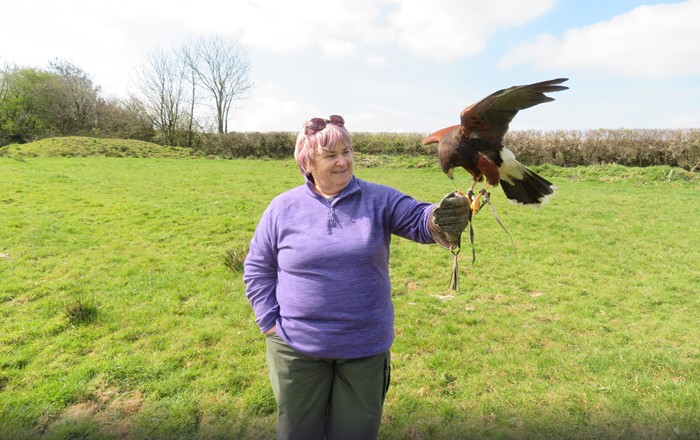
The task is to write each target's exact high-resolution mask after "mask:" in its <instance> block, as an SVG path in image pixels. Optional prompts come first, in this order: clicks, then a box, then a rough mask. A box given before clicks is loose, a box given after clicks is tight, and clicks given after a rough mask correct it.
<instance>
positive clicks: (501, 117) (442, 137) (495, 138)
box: [423, 78, 568, 213]
mask: <svg viewBox="0 0 700 440" xmlns="http://www.w3.org/2000/svg"><path fill="white" fill-rule="evenodd" d="M567 80H568V78H558V79H552V80H549V81H542V82H538V83H534V84H529V85H522V86H513V87H509V88H506V89H502V90H499V91H497V92H495V93H492V94H491V95H489V96H487V97H486V98H484V99H482V100H481V101H479V102H477V103H475V104H472V105H470V106H469V107H467V108H465V109H464V110H462V113H461V114H460V121H461V123H460V124H459V125H453V126H451V127H447V128H443V129H441V130H438V131H436V132H435V133H432V134H431V135H429V136H428V137H426V138H425V139H424V140H423V145H429V144H433V143H436V142H438V160H439V162H440V168H441V169H442V171H443V172H444V173H445V174H446V175H447V176H448V177H449V178H450V179H454V176H453V172H454V170H455V168H457V167H463V168H464V169H466V170H467V171H468V172H469V173H470V174H471V175H472V177H473V182H472V184H471V187H470V188H469V191H468V194H467V197H469V199H470V200H472V202H471V210H472V212H473V213H476V212H478V211H479V209H480V207H481V204H480V199H481V197H483V196H484V194H486V190H487V189H488V188H489V187H492V186H498V185H499V184H500V186H501V188H503V192H504V193H505V195H506V197H507V198H508V200H510V201H512V202H515V203H518V204H524V205H540V204H542V203H543V202H544V201H545V200H547V197H548V196H550V195H552V194H554V189H555V187H554V186H553V185H552V183H551V182H549V181H548V180H547V179H545V178H543V177H541V176H539V175H538V174H536V173H535V172H534V171H532V170H530V169H529V168H527V167H525V166H524V165H523V164H521V163H520V162H518V161H517V160H516V159H515V155H514V154H513V152H512V151H510V150H509V149H508V148H506V147H505V146H504V145H503V138H504V137H505V134H506V132H507V131H508V125H509V124H510V121H512V120H513V118H514V117H515V115H516V114H517V113H518V112H519V111H520V110H523V109H526V108H530V107H533V106H535V105H537V104H542V103H543V102H550V101H554V98H551V97H549V96H547V95H545V93H549V92H559V91H562V90H567V89H568V87H566V86H562V85H559V84H561V83H563V82H565V81H567ZM484 178H486V184H485V185H484V188H483V189H482V190H481V191H479V193H478V194H477V195H476V196H474V187H475V186H476V184H477V183H478V182H481V181H483V180H484Z"/></svg>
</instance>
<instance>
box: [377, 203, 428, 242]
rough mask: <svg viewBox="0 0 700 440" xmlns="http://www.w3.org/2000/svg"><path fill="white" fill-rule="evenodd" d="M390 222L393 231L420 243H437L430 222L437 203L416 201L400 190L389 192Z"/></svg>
mask: <svg viewBox="0 0 700 440" xmlns="http://www.w3.org/2000/svg"><path fill="white" fill-rule="evenodd" d="M388 199H389V202H388V203H387V206H388V207H389V211H388V214H389V219H390V220H389V222H390V225H391V233H392V234H395V235H398V236H400V237H403V238H407V239H409V240H413V241H415V242H418V243H423V244H429V243H435V239H434V238H433V236H432V234H431V231H430V228H429V224H430V215H431V213H432V212H433V209H435V205H433V204H431V203H426V202H419V201H416V200H415V199H414V198H412V197H410V196H408V195H406V194H403V193H401V192H399V191H391V192H390V194H389V198H388Z"/></svg>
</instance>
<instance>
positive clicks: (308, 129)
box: [304, 115, 345, 135]
mask: <svg viewBox="0 0 700 440" xmlns="http://www.w3.org/2000/svg"><path fill="white" fill-rule="evenodd" d="M329 122H330V123H331V124H333V125H337V126H338V127H342V126H344V125H345V119H343V117H342V116H340V115H331V116H329V117H328V119H324V118H313V119H310V120H308V121H306V122H305V123H304V134H306V135H309V134H314V133H317V132H319V131H321V130H323V129H324V128H326V125H328V123H329Z"/></svg>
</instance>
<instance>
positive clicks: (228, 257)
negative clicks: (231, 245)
mask: <svg viewBox="0 0 700 440" xmlns="http://www.w3.org/2000/svg"><path fill="white" fill-rule="evenodd" d="M246 255H248V249H227V250H226V251H225V252H224V255H223V260H224V264H225V265H226V267H228V268H229V269H231V271H233V272H235V273H239V272H241V271H242V270H243V262H244V261H245V257H246Z"/></svg>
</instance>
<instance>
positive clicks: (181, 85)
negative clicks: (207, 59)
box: [129, 51, 187, 145]
mask: <svg viewBox="0 0 700 440" xmlns="http://www.w3.org/2000/svg"><path fill="white" fill-rule="evenodd" d="M185 69H186V65H185V63H184V62H183V60H182V59H181V58H180V57H179V56H178V55H177V54H175V53H166V52H162V51H155V52H151V53H150V54H149V55H148V56H147V62H146V65H145V66H144V67H143V69H142V70H141V71H139V72H138V74H137V77H138V79H137V82H138V88H139V91H140V96H138V97H137V96H132V97H131V102H130V103H129V105H131V106H136V107H140V108H141V110H142V111H143V113H144V114H145V115H147V117H148V118H149V119H150V121H151V123H152V124H153V127H154V128H155V129H157V130H159V131H160V132H161V133H162V135H163V138H164V139H163V140H164V143H165V144H166V145H177V143H178V142H177V141H178V137H179V135H180V133H181V132H182V131H183V126H184V122H185V118H186V116H187V113H186V101H185V97H186V96H187V88H186V82H185Z"/></svg>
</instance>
